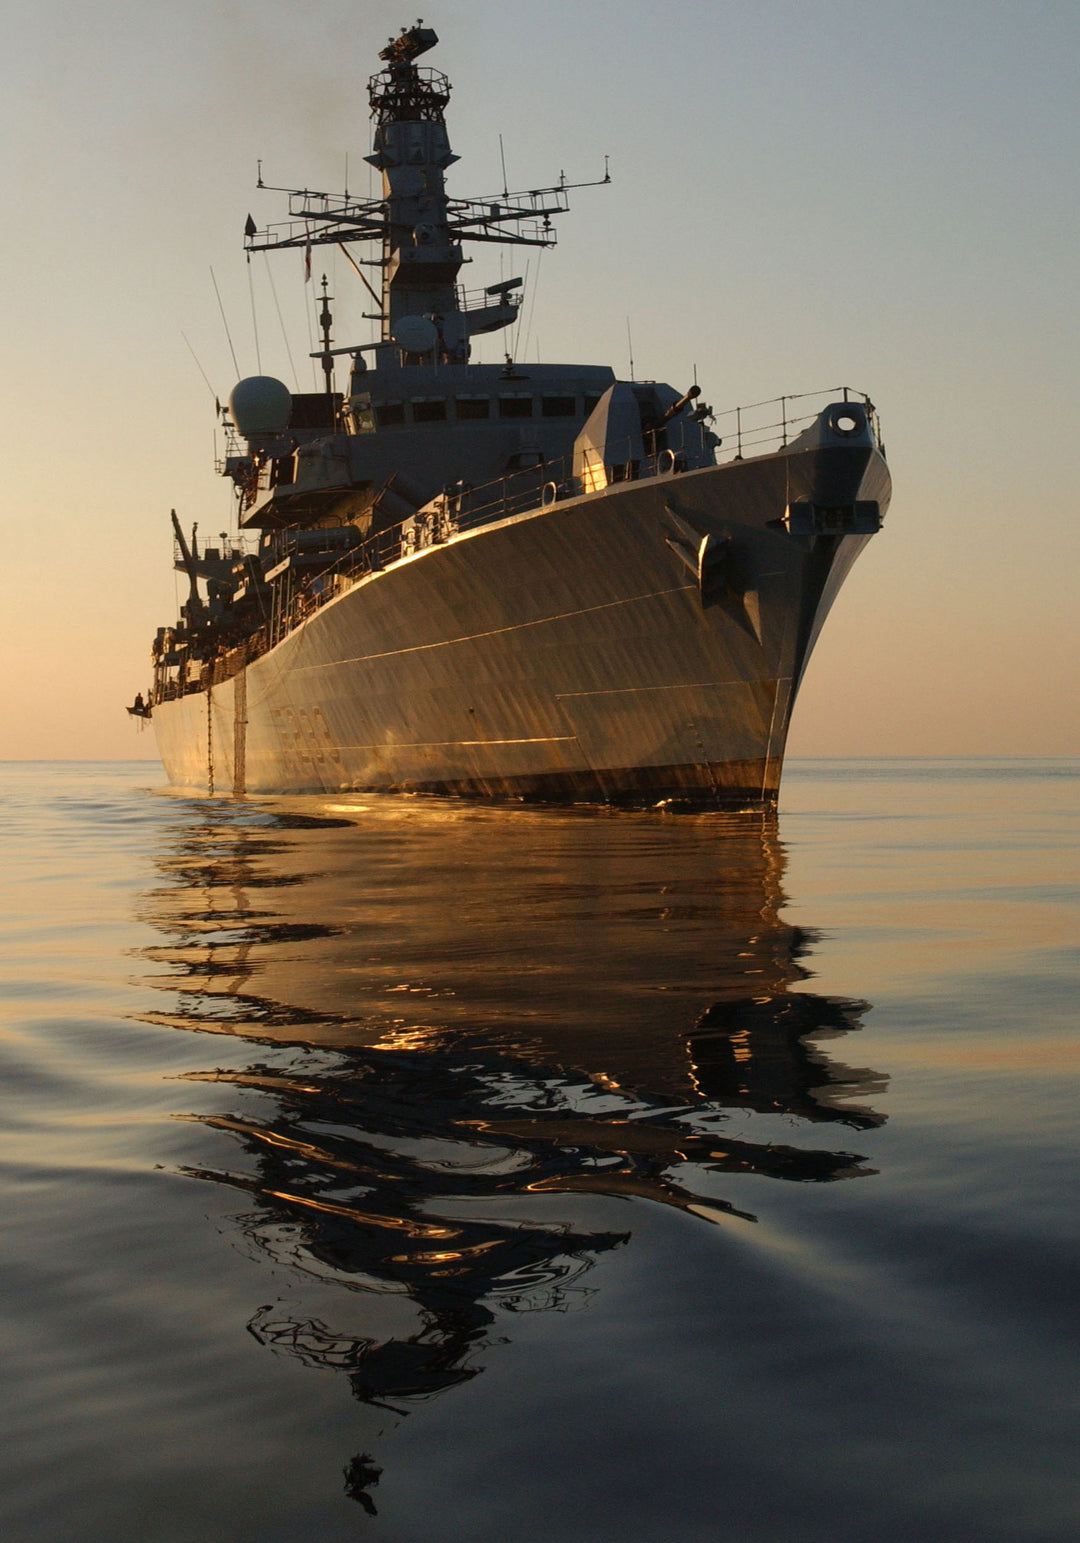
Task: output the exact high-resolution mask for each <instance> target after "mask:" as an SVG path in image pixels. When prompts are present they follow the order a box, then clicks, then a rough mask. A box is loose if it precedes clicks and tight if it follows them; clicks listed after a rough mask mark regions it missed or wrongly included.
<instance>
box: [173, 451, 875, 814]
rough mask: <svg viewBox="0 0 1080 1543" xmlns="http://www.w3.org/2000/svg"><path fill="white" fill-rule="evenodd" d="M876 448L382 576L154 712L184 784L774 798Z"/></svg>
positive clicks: (635, 488)
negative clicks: (227, 674) (813, 525)
mask: <svg viewBox="0 0 1080 1543" xmlns="http://www.w3.org/2000/svg"><path fill="white" fill-rule="evenodd" d="M888 492H889V479H888V472H887V470H886V467H885V463H884V461H883V460H882V458H881V456H880V455H879V454H878V453H877V451H876V450H875V449H867V448H864V447H854V446H853V447H851V448H836V449H830V450H821V449H816V450H807V451H804V452H797V453H792V452H787V453H781V454H779V455H775V456H768V457H762V458H760V459H757V460H753V461H743V462H738V461H736V462H729V463H727V464H726V465H723V466H718V467H709V468H706V469H704V470H700V471H693V472H686V473H683V474H680V475H674V476H668V477H653V478H650V479H648V480H645V481H640V482H626V483H620V484H617V485H615V486H614V487H609V488H607V489H606V490H604V491H603V492H599V493H593V494H589V495H585V496H582V497H578V498H573V499H568V500H565V501H563V502H557V503H555V504H553V505H551V506H550V507H548V508H544V509H537V510H534V511H532V512H530V513H528V514H523V515H518V516H516V517H514V518H512V519H508V520H505V521H502V522H499V523H495V524H488V525H485V526H483V527H481V528H479V529H476V530H473V531H469V532H464V533H461V534H458V535H455V536H453V537H451V539H450V540H448V541H446V542H444V543H442V544H439V545H435V546H431V547H429V548H427V549H426V550H424V551H420V552H417V553H415V554H413V555H411V556H409V557H406V558H404V559H403V560H401V561H400V562H398V563H395V564H394V565H392V566H391V567H389V568H387V569H386V570H385V571H383V572H381V573H375V574H371V575H368V576H367V577H365V578H363V579H361V580H359V581H358V582H357V583H356V584H355V585H354V586H353V587H352V588H351V589H349V590H347V591H346V592H345V593H342V594H339V595H338V596H337V597H336V598H335V599H333V600H332V601H331V602H329V603H328V604H326V605H324V606H323V607H322V608H321V609H320V610H318V611H316V612H315V613H314V614H313V615H311V616H310V617H309V618H308V619H307V620H306V621H305V622H304V623H303V624H302V625H301V626H300V627H298V628H297V629H296V630H295V631H293V632H291V633H290V634H289V635H288V636H286V637H285V638H284V639H283V640H282V641H281V642H280V643H279V644H278V645H277V646H276V647H275V648H273V649H272V650H271V651H270V652H269V653H267V654H265V655H264V656H263V657H261V658H259V659H257V660H255V661H254V662H253V663H251V664H250V665H248V666H247V668H246V669H244V670H243V671H241V673H240V674H239V675H236V676H234V677H233V678H231V679H229V680H226V681H224V682H222V683H221V684H219V685H216V686H214V687H213V688H212V690H211V691H209V692H207V691H201V692H194V693H191V694H189V695H187V696H184V697H181V698H178V699H176V700H174V701H167V702H162V703H160V704H158V705H157V706H156V707H155V708H154V712H153V723H154V728H155V731H156V734H157V740H158V746H159V749H160V752H161V756H162V759H163V761H164V763H165V768H166V772H167V774H168V777H169V779H170V781H171V782H172V784H173V785H175V786H178V787H186V788H197V789H206V788H208V787H213V789H214V791H216V792H218V793H225V792H230V791H233V792H245V791H247V792H253V793H254V792H283V791H303V790H322V791H332V790H337V789H379V788H382V789H412V790H424V791H432V792H449V793H464V794H474V795H475V794H481V795H488V796H503V797H506V796H517V797H522V796H523V797H533V798H541V799H543V798H550V799H581V800H591V799H603V800H635V799H640V800H645V801H650V802H654V801H657V800H659V799H663V798H691V799H694V800H696V801H697V800H705V801H711V802H717V803H721V804H737V805H746V804H756V803H765V804H767V803H770V802H772V801H774V800H775V797H776V793H777V789H778V785H779V780H780V769H781V762H782V757H783V751H784V744H785V740H786V736H787V730H788V724H789V720H790V715H791V709H792V705H793V702H794V697H795V692H796V689H797V686H798V682H799V679H800V677H801V675H802V672H803V670H804V668H805V665H806V660H807V658H808V656H809V652H810V649H811V648H812V646H813V642H814V640H815V638H816V636H817V634H818V631H819V629H820V626H821V623H822V621H823V620H824V617H825V614H826V613H827V611H828V609H829V607H830V605H831V604H832V601H833V599H834V598H835V595H836V593H837V591H838V589H839V587H840V584H841V583H842V581H843V579H844V577H845V575H846V573H847V571H848V570H849V568H850V567H851V564H852V562H853V561H854V559H855V557H856V556H857V555H858V552H859V551H860V550H861V548H862V546H863V545H864V544H865V541H866V540H867V539H868V538H867V536H866V535H859V534H852V535H842V534H794V533H792V532H791V531H789V529H788V528H787V526H786V525H785V523H784V514H785V510H786V509H787V508H788V507H789V506H790V505H791V504H792V503H794V502H796V501H799V500H808V501H811V502H813V501H814V500H817V501H818V502H819V503H825V504H829V505H838V504H851V503H853V502H854V501H856V500H874V501H876V502H877V503H878V505H879V507H880V508H881V509H882V510H884V507H885V505H886V504H887V501H888Z"/></svg>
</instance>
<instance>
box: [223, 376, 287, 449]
mask: <svg viewBox="0 0 1080 1543" xmlns="http://www.w3.org/2000/svg"><path fill="white" fill-rule="evenodd" d="M229 412H230V413H231V414H232V421H233V422H234V423H235V424H236V429H237V432H238V433H239V434H242V435H243V437H244V438H245V439H256V438H258V437H259V436H260V435H264V434H284V432H285V430H286V429H287V428H288V427H289V419H290V417H291V416H292V392H291V391H290V390H289V388H288V386H286V385H285V384H284V383H283V382H282V381H280V380H275V379H274V377H273V376H272V375H249V376H248V378H247V379H246V380H242V381H240V382H239V384H237V385H235V386H234V387H233V389H232V395H231V396H230V397H229Z"/></svg>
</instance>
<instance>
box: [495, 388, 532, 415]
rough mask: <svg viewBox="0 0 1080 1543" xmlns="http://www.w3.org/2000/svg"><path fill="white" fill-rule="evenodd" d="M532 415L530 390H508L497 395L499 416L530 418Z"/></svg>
mask: <svg viewBox="0 0 1080 1543" xmlns="http://www.w3.org/2000/svg"><path fill="white" fill-rule="evenodd" d="M532 415H533V399H532V392H531V391H508V392H506V393H505V394H504V395H502V396H500V397H499V417H500V418H531V417H532Z"/></svg>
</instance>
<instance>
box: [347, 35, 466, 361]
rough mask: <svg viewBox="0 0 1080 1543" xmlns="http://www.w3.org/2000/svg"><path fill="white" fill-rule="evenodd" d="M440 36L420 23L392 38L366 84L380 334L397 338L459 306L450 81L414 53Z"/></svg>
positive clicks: (426, 49) (420, 51)
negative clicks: (450, 197) (378, 233)
mask: <svg viewBox="0 0 1080 1543" xmlns="http://www.w3.org/2000/svg"><path fill="white" fill-rule="evenodd" d="M438 41H439V40H438V37H437V36H436V34H435V32H434V31H433V30H432V29H431V28H430V27H423V26H420V25H417V26H415V27H413V28H412V29H411V30H410V31H407V32H402V34H401V36H400V37H397V38H393V39H391V41H390V43H389V44H388V45H387V46H386V48H384V49H383V50H382V52H381V53H380V55H379V58H380V59H384V60H385V61H386V69H385V70H383V71H381V73H380V74H378V75H373V76H372V78H371V80H370V82H369V83H368V94H369V96H370V99H371V114H372V117H373V118H374V119H375V149H374V153H373V154H372V155H369V156H367V157H366V159H367V160H368V161H370V163H371V165H372V166H374V167H375V168H376V169H377V170H378V171H381V172H382V179H383V204H384V206H385V209H386V225H385V229H384V232H383V242H382V254H383V283H382V294H383V320H382V335H383V338H384V339H386V340H390V339H391V338H392V337H393V333H394V326H395V323H397V322H399V321H400V320H401V318H402V317H405V316H421V317H423V316H427V317H431V316H439V317H443V318H446V317H449V316H450V315H452V314H453V313H455V312H457V311H458V309H459V307H458V302H457V292H456V280H457V275H458V271H459V269H460V268H461V264H462V260H463V259H462V253H461V247H460V245H459V244H458V243H457V242H455V241H454V240H453V238H452V236H451V233H450V225H449V219H448V210H447V200H446V185H445V173H446V168H447V167H448V166H450V165H451V164H452V163H453V162H454V161H456V160H457V159H458V157H457V156H456V155H454V154H453V152H452V151H451V149H450V140H449V138H448V136H447V133H446V120H445V118H444V117H443V111H444V109H445V107H446V104H447V103H448V102H449V100H450V82H449V81H448V80H447V78H446V76H445V75H442V74H440V73H439V72H438V71H437V70H421V69H420V68H418V66H417V64H416V62H415V61H416V59H417V58H418V57H419V56H420V55H421V54H424V53H426V52H427V51H428V49H429V48H434V46H435V44H436V43H437V42H438Z"/></svg>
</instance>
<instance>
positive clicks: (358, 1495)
mask: <svg viewBox="0 0 1080 1543" xmlns="http://www.w3.org/2000/svg"><path fill="white" fill-rule="evenodd" d="M381 1476H382V1469H381V1468H380V1467H379V1466H378V1464H377V1463H376V1462H375V1461H374V1460H373V1458H372V1457H371V1456H370V1455H369V1454H368V1453H367V1452H358V1453H357V1454H356V1456H355V1457H354V1458H352V1460H351V1461H350V1462H348V1463H346V1464H345V1493H346V1494H347V1495H348V1496H349V1498H350V1500H356V1501H359V1503H360V1504H361V1505H362V1506H363V1508H364V1510H365V1511H366V1512H367V1514H368V1515H369V1516H378V1514H379V1513H378V1511H377V1510H376V1508H375V1502H374V1500H372V1498H371V1496H370V1495H369V1494H368V1492H367V1491H368V1489H369V1487H370V1486H372V1485H375V1484H378V1482H379V1479H380V1478H381Z"/></svg>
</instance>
